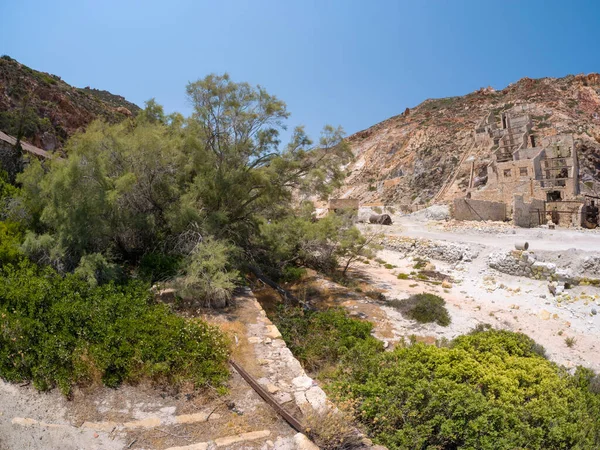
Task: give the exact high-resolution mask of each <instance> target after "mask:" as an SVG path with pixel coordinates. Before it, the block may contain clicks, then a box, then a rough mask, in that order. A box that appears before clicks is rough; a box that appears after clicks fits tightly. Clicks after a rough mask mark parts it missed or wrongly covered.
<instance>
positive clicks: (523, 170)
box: [519, 167, 527, 177]
mask: <svg viewBox="0 0 600 450" xmlns="http://www.w3.org/2000/svg"><path fill="white" fill-rule="evenodd" d="M519 175H520V176H522V177H526V176H527V167H519Z"/></svg>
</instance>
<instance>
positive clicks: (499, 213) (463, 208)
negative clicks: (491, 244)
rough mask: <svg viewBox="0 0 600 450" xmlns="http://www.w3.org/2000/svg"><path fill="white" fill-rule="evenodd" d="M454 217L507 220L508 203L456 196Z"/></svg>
mask: <svg viewBox="0 0 600 450" xmlns="http://www.w3.org/2000/svg"><path fill="white" fill-rule="evenodd" d="M452 217H453V218H455V219H456V220H477V221H485V220H493V221H503V220H506V204H505V203H503V202H491V201H487V200H473V199H469V198H455V199H454V203H453V205H452Z"/></svg>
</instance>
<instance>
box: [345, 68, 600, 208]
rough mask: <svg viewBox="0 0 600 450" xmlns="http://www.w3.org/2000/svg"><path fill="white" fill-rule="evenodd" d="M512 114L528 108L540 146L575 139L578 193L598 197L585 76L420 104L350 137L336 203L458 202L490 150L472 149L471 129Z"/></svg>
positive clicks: (599, 121)
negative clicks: (561, 137)
mask: <svg viewBox="0 0 600 450" xmlns="http://www.w3.org/2000/svg"><path fill="white" fill-rule="evenodd" d="M515 107H517V108H518V107H525V108H527V113H528V114H529V115H530V116H531V117H532V119H533V124H534V127H533V130H532V134H534V136H535V137H536V138H538V139H540V140H541V139H542V138H543V137H545V136H550V135H554V134H562V133H567V134H572V135H573V136H574V138H575V142H576V148H577V150H578V155H579V165H580V181H581V190H582V192H590V193H593V192H596V193H600V76H599V75H598V74H590V75H577V76H572V75H571V76H567V77H564V78H559V79H556V78H543V79H535V80H534V79H530V78H524V79H522V80H520V81H518V82H517V83H514V84H511V85H509V86H508V87H506V88H505V89H503V90H501V91H495V90H494V89H491V88H484V89H480V90H478V91H476V92H473V93H471V94H468V95H465V96H463V97H450V98H443V99H437V100H426V101H425V102H423V103H421V104H420V105H419V106H417V107H416V108H413V109H410V110H408V109H407V110H406V111H405V112H404V113H403V114H401V115H398V116H395V117H392V118H390V119H388V120H385V121H384V122H381V123H379V124H377V125H374V126H373V127H371V128H368V129H366V130H363V131H360V132H358V133H355V134H353V135H352V136H350V137H349V138H348V141H349V143H350V145H351V147H352V149H353V152H354V154H355V156H356V160H355V162H354V163H353V164H351V165H350V166H349V167H348V171H349V176H348V178H347V179H346V181H345V185H344V187H343V188H342V189H340V190H339V192H337V193H336V194H335V195H336V196H339V197H354V198H358V199H360V201H361V203H363V204H365V203H384V204H394V205H399V206H407V207H408V206H410V205H416V204H424V203H427V202H429V201H432V200H435V201H449V200H451V199H452V198H455V197H457V196H463V195H464V194H465V192H466V189H467V187H468V183H469V179H470V174H471V170H473V172H474V177H478V176H479V177H482V176H483V175H484V174H485V172H486V167H487V165H488V164H489V163H490V162H491V160H492V148H491V146H489V145H483V144H481V143H477V142H475V139H474V129H475V128H476V126H477V125H478V124H479V122H480V121H481V120H482V119H483V118H484V117H485V116H487V115H488V114H489V113H490V112H493V113H494V115H495V116H496V117H497V120H498V124H499V125H500V123H499V121H500V113H501V112H502V111H503V110H509V109H511V108H515ZM447 183H448V184H449V188H448V189H446V190H445V191H444V193H443V195H441V196H438V193H439V192H440V190H441V189H442V187H444V186H445V184H447ZM436 196H437V197H436Z"/></svg>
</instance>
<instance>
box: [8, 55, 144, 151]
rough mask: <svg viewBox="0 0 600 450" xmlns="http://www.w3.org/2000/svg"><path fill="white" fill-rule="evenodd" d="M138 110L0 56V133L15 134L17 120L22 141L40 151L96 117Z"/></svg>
mask: <svg viewBox="0 0 600 450" xmlns="http://www.w3.org/2000/svg"><path fill="white" fill-rule="evenodd" d="M139 110H140V108H139V107H138V106H137V105H134V104H133V103H131V102H128V101H127V100H125V99H124V98H123V97H121V96H119V95H114V94H111V93H110V92H107V91H101V90H97V89H92V88H90V87H85V88H76V87H73V86H70V85H69V84H67V83H65V82H64V81H63V80H62V79H61V78H60V77H58V76H56V75H51V74H48V73H44V72H38V71H37V70H33V69H31V68H29V67H27V66H26V65H24V64H21V63H19V62H18V61H16V60H14V59H12V58H10V57H9V56H6V55H5V56H2V57H1V58H0V131H3V132H5V133H7V134H10V135H12V136H16V135H17V134H18V132H19V128H20V124H21V123H22V133H23V139H24V140H26V141H28V142H29V143H31V144H33V145H35V146H36V147H40V148H43V149H44V150H48V151H54V150H60V149H62V147H63V145H64V143H65V141H66V140H67V138H69V137H70V136H71V135H73V133H75V132H77V131H80V130H82V129H84V128H85V127H86V126H87V125H88V124H89V123H90V122H91V121H93V120H94V119H96V118H103V119H105V120H107V121H109V122H117V121H120V120H123V119H124V118H125V117H129V116H131V115H135V114H137V112H138V111H139Z"/></svg>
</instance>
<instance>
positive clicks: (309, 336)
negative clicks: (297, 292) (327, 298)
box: [273, 307, 383, 372]
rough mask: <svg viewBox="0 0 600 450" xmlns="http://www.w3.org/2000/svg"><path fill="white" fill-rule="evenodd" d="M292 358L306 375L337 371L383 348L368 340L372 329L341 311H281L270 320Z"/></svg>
mask: <svg viewBox="0 0 600 450" xmlns="http://www.w3.org/2000/svg"><path fill="white" fill-rule="evenodd" d="M273 321H274V322H275V324H276V325H277V327H278V328H279V331H280V332H281V335H282V336H283V339H284V340H285V342H286V343H287V346H288V348H289V349H290V350H291V351H292V353H293V354H294V356H295V357H296V358H298V360H299V361H300V363H302V365H303V366H304V368H306V369H307V370H309V371H313V372H317V371H319V370H322V369H325V368H330V367H331V366H334V367H336V366H337V365H338V364H339V363H340V361H342V360H348V361H355V362H356V364H361V359H363V358H361V357H357V356H356V355H363V356H365V355H372V354H377V353H379V352H380V351H383V344H382V343H381V342H379V341H378V340H377V339H375V338H374V337H372V336H371V330H372V328H373V325H372V324H371V323H369V322H365V321H362V320H358V319H352V318H350V317H348V316H347V314H346V313H345V311H343V310H341V309H329V310H326V311H305V310H303V309H302V308H290V307H287V308H286V307H280V308H279V309H278V310H277V312H276V314H275V315H274V317H273Z"/></svg>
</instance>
